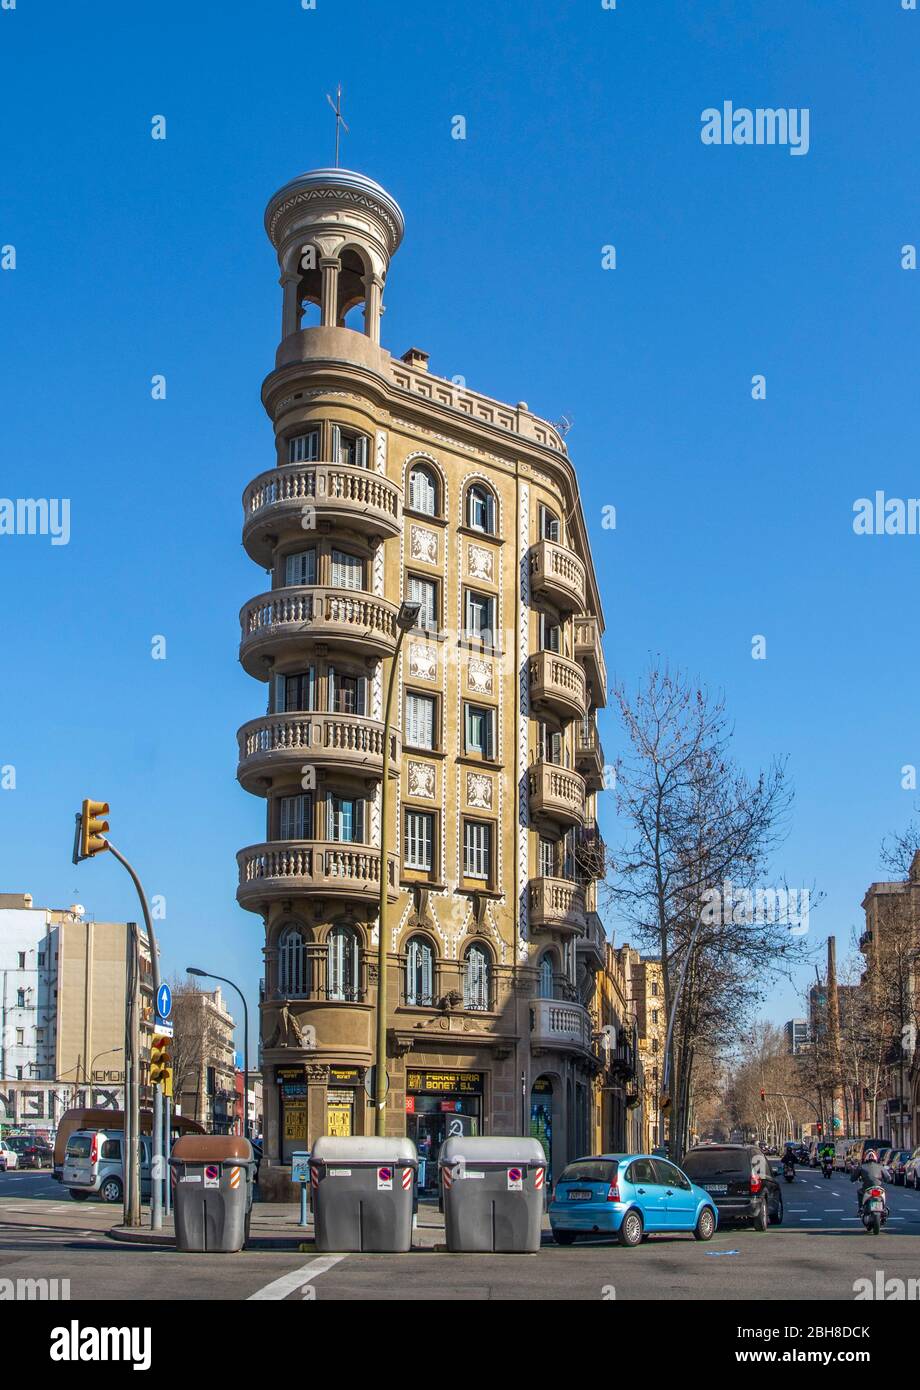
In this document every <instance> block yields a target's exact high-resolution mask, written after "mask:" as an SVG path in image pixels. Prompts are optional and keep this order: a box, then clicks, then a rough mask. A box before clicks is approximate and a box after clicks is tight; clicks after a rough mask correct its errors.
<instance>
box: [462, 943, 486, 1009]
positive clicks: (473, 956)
mask: <svg viewBox="0 0 920 1390" xmlns="http://www.w3.org/2000/svg"><path fill="white" fill-rule="evenodd" d="M491 1005H492V957H491V956H490V955H489V952H488V950H487V949H486V947H485V946H480V945H479V943H478V942H475V943H474V944H473V945H472V946H470V947H468V949H467V952H466V960H465V969H464V971H463V1007H464V1008H465V1009H488V1008H491Z"/></svg>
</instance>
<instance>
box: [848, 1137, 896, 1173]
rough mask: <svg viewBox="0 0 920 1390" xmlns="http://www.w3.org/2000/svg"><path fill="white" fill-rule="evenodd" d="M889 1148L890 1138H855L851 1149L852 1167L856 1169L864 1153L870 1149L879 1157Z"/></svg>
mask: <svg viewBox="0 0 920 1390" xmlns="http://www.w3.org/2000/svg"><path fill="white" fill-rule="evenodd" d="M890 1148H891V1140H890V1139H857V1141H856V1147H855V1148H854V1150H853V1160H852V1167H853V1169H856V1168H858V1167H859V1165H860V1164H861V1163H862V1161H863V1159H864V1158H865V1156H866V1154H867V1153H868V1152H869V1150H870V1149H872V1150H873V1151H874V1152H875V1153H877V1154H878V1155H879V1157H881V1155H882V1153H883V1151H884V1150H885V1149H890Z"/></svg>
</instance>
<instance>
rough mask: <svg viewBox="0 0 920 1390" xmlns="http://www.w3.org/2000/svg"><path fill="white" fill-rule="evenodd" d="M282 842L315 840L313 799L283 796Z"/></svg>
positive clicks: (306, 796) (309, 797)
mask: <svg viewBox="0 0 920 1390" xmlns="http://www.w3.org/2000/svg"><path fill="white" fill-rule="evenodd" d="M280 838H281V839H282V840H310V839H312V838H313V798H312V796H310V795H309V793H307V794H305V795H304V796H283V797H282V798H281V829H280Z"/></svg>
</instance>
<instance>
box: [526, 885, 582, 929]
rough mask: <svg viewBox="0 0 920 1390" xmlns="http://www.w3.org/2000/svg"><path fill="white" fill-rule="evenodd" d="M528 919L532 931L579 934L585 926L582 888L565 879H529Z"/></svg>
mask: <svg viewBox="0 0 920 1390" xmlns="http://www.w3.org/2000/svg"><path fill="white" fill-rule="evenodd" d="M529 919H530V925H531V927H532V928H533V929H534V931H540V930H553V931H561V932H567V933H569V934H570V935H573V936H581V935H582V934H583V932H584V931H585V928H586V915H585V894H584V889H583V888H581V887H580V886H579V885H578V884H577V883H573V882H572V881H571V880H570V879H567V878H532V879H531V880H530V893H529Z"/></svg>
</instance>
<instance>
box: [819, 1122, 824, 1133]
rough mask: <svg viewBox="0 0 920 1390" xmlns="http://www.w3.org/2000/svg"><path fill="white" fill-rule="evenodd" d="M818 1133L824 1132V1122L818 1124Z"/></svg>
mask: <svg viewBox="0 0 920 1390" xmlns="http://www.w3.org/2000/svg"><path fill="white" fill-rule="evenodd" d="M818 1133H819V1134H823V1133H824V1126H823V1125H822V1124H819V1125H818Z"/></svg>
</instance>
